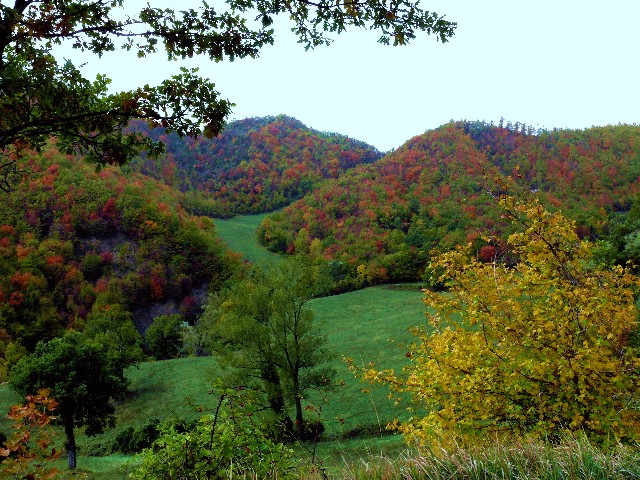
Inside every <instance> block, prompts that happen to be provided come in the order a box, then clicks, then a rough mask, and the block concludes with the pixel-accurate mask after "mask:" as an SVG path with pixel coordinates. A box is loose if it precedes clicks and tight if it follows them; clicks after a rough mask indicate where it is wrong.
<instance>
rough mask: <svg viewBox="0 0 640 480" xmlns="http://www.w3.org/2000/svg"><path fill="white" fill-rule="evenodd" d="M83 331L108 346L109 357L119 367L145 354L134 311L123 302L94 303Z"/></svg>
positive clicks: (95, 340)
mask: <svg viewBox="0 0 640 480" xmlns="http://www.w3.org/2000/svg"><path fill="white" fill-rule="evenodd" d="M84 335H85V337H86V338H87V339H88V340H89V341H93V342H95V343H98V344H100V345H103V346H104V347H105V348H106V349H107V355H108V357H109V361H110V362H112V363H113V364H114V365H117V366H119V367H120V368H123V369H124V368H126V367H129V366H131V365H135V364H136V363H138V362H140V361H141V360H142V359H143V358H144V353H143V351H142V337H141V336H140V333H138V330H137V329H136V326H135V324H134V323H133V315H132V314H131V312H129V311H128V310H127V309H125V308H124V307H123V306H122V305H117V304H116V305H94V308H93V311H92V312H91V313H90V314H89V315H88V316H87V321H86V325H85V328H84Z"/></svg>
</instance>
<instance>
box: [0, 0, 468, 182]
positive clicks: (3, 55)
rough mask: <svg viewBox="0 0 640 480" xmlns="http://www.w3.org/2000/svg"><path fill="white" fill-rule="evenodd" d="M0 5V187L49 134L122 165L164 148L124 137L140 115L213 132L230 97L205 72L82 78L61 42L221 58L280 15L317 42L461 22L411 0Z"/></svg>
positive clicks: (405, 34)
mask: <svg viewBox="0 0 640 480" xmlns="http://www.w3.org/2000/svg"><path fill="white" fill-rule="evenodd" d="M8 3H9V2H2V4H0V110H1V112H2V114H1V115H0V150H1V151H2V157H1V158H0V189H2V190H5V191H8V190H10V188H11V184H12V181H15V180H17V179H19V178H20V174H21V162H20V159H21V157H22V155H23V154H24V151H25V149H32V148H36V149H37V148H39V147H40V146H42V145H43V144H44V143H45V142H46V141H47V139H48V138H49V137H50V136H55V137H57V138H58V141H59V145H60V146H61V147H63V148H64V149H66V150H67V151H69V152H80V153H83V154H86V155H87V157H88V158H89V159H90V160H93V161H97V162H101V163H123V162H126V161H127V160H128V159H130V158H131V157H133V156H134V155H135V154H136V153H137V152H139V151H140V149H147V150H149V151H150V152H151V153H152V154H153V153H159V152H161V151H162V145H161V144H157V143H156V144H154V143H153V142H151V141H150V140H149V139H148V138H144V137H143V136H142V135H140V134H139V133H125V132H124V131H123V129H124V128H125V127H126V126H127V124H128V122H129V120H131V119H146V120H148V121H149V122H150V123H151V124H153V125H161V126H163V127H165V128H167V129H170V130H172V131H175V132H176V133H178V134H179V135H181V136H183V135H192V136H195V135H198V134H200V133H204V135H207V136H213V135H216V134H217V133H218V132H219V131H220V130H221V129H222V128H223V126H224V122H225V118H226V117H227V116H228V115H229V113H230V112H231V108H232V106H233V104H232V103H231V102H229V101H228V100H225V99H222V98H221V97H220V94H219V93H218V92H217V91H216V90H215V85H214V83H213V82H211V81H210V80H207V79H203V78H201V77H199V76H198V74H197V69H193V70H187V69H182V71H181V73H180V74H179V75H176V76H173V77H171V78H170V79H167V80H164V81H163V82H161V83H160V84H159V85H158V86H155V87H152V86H149V85H144V86H140V87H139V88H137V89H135V90H131V91H126V92H120V93H117V94H113V93H109V92H108V89H107V86H108V84H109V80H108V79H107V78H106V77H105V76H98V77H97V78H96V79H95V80H89V79H86V78H84V77H83V75H82V72H81V71H80V70H79V69H78V68H77V67H76V66H75V65H73V64H72V63H71V62H70V61H66V62H64V63H60V62H58V60H57V59H56V58H55V57H54V55H53V54H52V50H53V48H54V47H55V46H56V45H61V44H63V43H66V44H71V45H72V46H73V48H76V49H79V50H80V51H83V52H88V53H91V54H95V55H98V56H100V55H102V54H103V53H104V52H107V51H112V50H115V49H116V48H124V49H126V50H129V51H131V52H132V55H134V56H135V55H137V56H138V57H144V56H145V55H148V54H151V53H154V52H156V51H165V52H166V54H167V57H168V59H184V58H191V57H194V56H204V57H208V58H209V59H210V60H211V61H215V62H219V61H222V60H231V61H233V60H234V59H235V58H244V57H252V58H255V57H257V56H258V54H259V52H260V49H261V48H262V47H263V46H265V45H267V44H273V41H274V30H273V29H272V28H271V25H272V23H273V18H274V17H275V16H277V15H279V14H283V15H286V16H288V17H289V18H290V20H291V21H292V25H293V28H292V30H293V31H294V32H295V33H296V35H297V36H298V38H299V40H300V43H302V44H303V45H304V46H305V47H306V48H313V47H316V46H318V45H321V44H327V43H329V42H330V41H331V37H330V33H341V32H343V31H345V30H346V29H347V28H349V27H360V28H371V29H376V30H378V31H380V32H381V37H380V41H381V42H382V43H386V44H389V43H393V44H394V45H400V44H405V43H408V42H409V41H411V40H412V39H413V38H415V36H416V33H417V32H418V31H425V32H427V33H429V34H435V35H436V36H437V37H438V38H439V39H440V40H441V41H442V42H445V41H447V39H448V38H450V37H451V36H452V35H453V33H454V30H455V27H456V25H455V23H452V22H449V21H446V20H444V18H442V17H441V16H440V15H438V14H436V13H434V12H428V11H425V10H422V9H421V8H419V6H418V1H413V0H364V1H351V0H318V1H310V0H287V1H281V0H227V2H226V7H225V8H224V9H223V10H222V11H218V10H216V8H214V7H211V6H209V5H208V4H207V3H205V2H202V4H201V6H200V7H199V8H197V9H192V8H189V9H185V10H181V11H174V10H172V9H163V8H157V7H152V6H151V5H150V4H147V6H146V7H144V8H142V9H141V10H140V11H139V12H137V14H135V13H136V12H133V11H132V8H134V7H133V6H132V4H133V2H131V1H125V0H56V1H52V0H42V1H38V0H15V1H14V2H12V3H13V6H9V5H8Z"/></svg>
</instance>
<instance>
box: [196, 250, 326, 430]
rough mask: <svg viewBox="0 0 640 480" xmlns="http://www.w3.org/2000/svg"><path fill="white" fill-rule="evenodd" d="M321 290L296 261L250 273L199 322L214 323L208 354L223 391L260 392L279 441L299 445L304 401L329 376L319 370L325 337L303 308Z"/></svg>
mask: <svg viewBox="0 0 640 480" xmlns="http://www.w3.org/2000/svg"><path fill="white" fill-rule="evenodd" d="M327 286H328V284H327V279H326V277H325V275H324V274H323V272H322V271H321V270H320V268H319V267H318V266H314V265H311V264H309V263H306V262H302V261H301V260H300V259H299V258H297V257H294V258H293V259H291V260H288V261H286V262H283V263H282V264H281V265H278V266H276V267H272V268H269V269H267V268H261V267H259V266H256V267H254V268H253V270H252V271H251V273H250V275H249V276H248V278H246V279H244V280H242V281H238V282H237V283H235V284H233V285H232V286H231V287H230V288H229V289H228V290H226V291H223V292H221V294H220V295H219V296H218V297H217V298H215V297H212V298H211V300H210V304H209V306H208V308H207V310H206V311H205V314H204V316H203V317H204V319H205V321H206V319H207V318H214V319H215V320H214V322H215V327H214V328H215V330H214V336H215V340H214V342H213V345H212V347H213V351H214V355H215V356H216V358H217V360H218V361H219V363H220V365H221V366H222V367H223V368H225V369H226V371H227V372H226V375H224V376H223V379H222V380H223V382H224V383H225V384H226V386H227V387H235V386H238V385H240V386H242V387H246V388H249V389H252V390H256V391H258V392H260V393H261V394H262V395H263V397H264V399H265V404H266V405H267V406H268V408H270V409H271V411H272V412H273V413H274V415H275V417H276V419H275V421H276V423H277V425H276V427H278V430H280V432H278V433H287V434H289V435H292V434H293V435H294V436H296V437H297V438H298V439H303V438H304V437H305V436H306V434H307V432H306V430H305V419H304V418H303V403H302V401H303V397H304V395H305V393H306V392H307V391H309V390H310V389H313V388H320V387H326V386H329V385H330V384H331V382H332V378H333V376H334V372H333V371H331V370H330V369H328V368H326V367H324V366H323V364H324V363H325V362H326V361H327V359H328V358H329V352H328V351H327V349H326V342H327V340H326V337H325V336H324V335H322V334H321V333H320V332H319V330H318V327H317V326H316V324H315V323H314V315H313V312H312V311H311V310H310V309H309V308H308V307H307V306H306V304H307V302H308V301H309V300H311V299H312V298H314V297H315V296H317V295H320V294H322V293H324V292H326V288H327ZM292 408H295V431H292V430H293V424H292V422H291V420H290V418H289V410H291V409H292ZM282 430H284V432H282Z"/></svg>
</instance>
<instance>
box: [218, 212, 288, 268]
mask: <svg viewBox="0 0 640 480" xmlns="http://www.w3.org/2000/svg"><path fill="white" fill-rule="evenodd" d="M271 213H273V212H270V213H262V214H259V215H238V216H236V217H233V218H229V219H226V220H223V219H220V218H217V219H215V226H216V230H217V232H218V234H219V235H220V237H221V238H222V239H223V240H224V241H225V242H226V243H227V245H229V247H230V248H231V249H232V250H234V251H236V252H239V253H242V256H243V257H244V258H245V259H247V260H249V261H250V262H274V261H279V260H280V259H281V258H282V257H281V256H280V255H276V254H274V253H271V252H270V251H269V250H267V249H266V248H264V247H263V246H262V245H260V244H259V243H258V239H257V238H256V228H257V227H258V225H260V222H262V220H263V219H264V217H266V216H267V215H270V214H271Z"/></svg>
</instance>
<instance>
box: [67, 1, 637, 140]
mask: <svg viewBox="0 0 640 480" xmlns="http://www.w3.org/2000/svg"><path fill="white" fill-rule="evenodd" d="M136 1H137V2H138V3H142V2H140V1H138V0H134V1H132V2H131V4H135V3H136ZM218 1H219V0H216V1H210V4H212V5H216V3H217V2H218ZM125 3H126V2H125ZM161 3H167V2H163V1H161V0H158V1H155V2H152V4H153V5H154V6H162V5H160V4H161ZM171 3H173V6H172V7H173V8H175V9H177V10H179V9H180V7H181V6H182V5H186V3H185V0H182V2H180V6H176V3H175V2H171ZM196 3H197V2H196ZM420 5H421V6H422V7H423V8H425V9H428V10H433V11H435V12H437V13H439V14H441V15H444V16H445V18H446V19H447V20H450V21H455V22H457V23H458V28H457V30H456V34H455V35H454V37H453V38H452V39H451V40H450V41H449V42H447V43H444V44H443V43H440V42H438V41H437V40H436V37H435V36H429V35H427V34H426V33H419V34H418V38H417V39H415V40H414V41H413V42H412V43H411V44H409V45H407V46H398V47H393V46H384V45H380V44H378V43H377V39H378V37H379V34H377V33H376V32H375V31H366V30H364V31H363V30H354V29H352V30H348V31H347V32H345V33H343V34H342V35H340V36H337V37H336V40H335V41H334V42H333V43H332V44H331V45H330V46H328V47H318V48H316V49H315V50H309V51H305V50H304V48H303V46H302V45H300V44H298V43H297V42H296V38H295V37H294V36H293V34H292V33H291V32H290V29H291V24H290V23H289V21H288V19H286V18H284V19H280V18H278V19H277V20H276V22H275V23H274V27H275V28H276V41H275V45H273V46H267V47H264V49H263V50H262V52H261V54H260V58H258V59H242V60H236V61H234V62H220V63H214V62H212V61H210V60H209V59H208V58H205V57H202V58H197V59H192V60H189V61H180V62H169V61H167V60H166V56H165V55H162V54H158V55H153V56H151V57H148V58H145V59H138V58H137V57H136V56H135V54H133V53H127V52H117V53H108V54H106V55H105V56H103V57H102V58H101V59H98V58H97V57H89V56H83V57H78V54H76V53H74V54H71V53H69V54H67V53H65V54H64V55H65V57H67V58H71V59H72V60H74V63H81V62H82V63H85V66H84V67H83V69H84V71H85V73H86V74H87V75H88V76H89V77H91V78H93V77H94V76H95V74H96V73H104V74H106V75H107V76H108V77H109V78H111V79H112V81H113V83H112V85H111V88H112V89H113V90H114V91H115V90H128V89H133V88H135V87H137V86H139V85H141V84H150V85H154V84H157V83H159V82H160V81H162V80H163V79H164V78H167V77H168V76H170V75H172V74H174V73H177V71H178V70H179V68H180V67H181V66H187V67H194V66H197V67H199V68H200V74H202V75H203V76H205V77H208V78H210V79H211V80H212V81H214V82H215V83H216V88H217V89H218V90H219V91H220V93H221V94H222V97H223V98H228V99H229V100H230V101H232V102H234V103H235V104H236V106H235V107H234V109H233V113H232V116H231V117H230V119H231V120H233V119H242V118H246V117H257V116H266V115H278V114H286V115H289V116H292V117H295V118H297V119H298V120H300V121H302V122H303V123H304V124H306V125H307V126H309V127H311V128H314V129H316V130H321V131H330V132H338V133H341V134H344V135H348V136H349V137H352V138H356V139H358V140H362V141H365V142H367V143H369V144H371V145H373V146H375V147H377V148H378V149H380V150H382V151H388V150H391V149H393V148H397V147H399V146H401V145H402V144H403V143H404V142H406V141H407V140H409V139H410V138H411V137H413V136H415V135H419V134H422V133H424V132H425V131H427V130H431V129H434V128H437V127H438V126H440V125H442V124H444V123H446V122H448V121H450V120H485V121H487V122H489V121H494V122H496V123H497V122H498V121H499V120H500V118H501V117H502V118H504V119H505V120H509V121H512V122H513V123H515V122H516V121H518V122H520V123H526V124H527V125H532V126H533V127H534V128H549V129H552V128H588V127H591V126H594V125H597V126H600V125H615V124H618V123H638V122H640V61H639V60H640V56H639V53H638V52H639V49H640V27H638V21H639V19H640V1H638V0H609V1H607V2H602V1H594V0H581V1H579V0H535V1H532V0H529V1H522V0H518V1H516V0H487V1H482V2H481V1H479V0H422V2H421V4H420Z"/></svg>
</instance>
